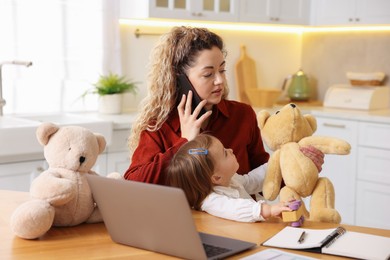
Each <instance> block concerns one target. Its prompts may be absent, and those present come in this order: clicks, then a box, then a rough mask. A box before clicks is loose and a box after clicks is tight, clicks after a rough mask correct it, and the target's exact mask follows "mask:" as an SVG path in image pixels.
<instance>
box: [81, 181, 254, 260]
mask: <svg viewBox="0 0 390 260" xmlns="http://www.w3.org/2000/svg"><path fill="white" fill-rule="evenodd" d="M87 179H88V183H89V185H90V187H91V190H92V194H93V197H94V199H95V201H96V203H97V205H98V207H99V209H100V211H101V214H102V217H103V220H104V223H105V225H106V228H107V230H108V233H109V234H110V236H111V239H112V240H113V241H115V242H117V243H120V244H124V245H128V246H132V247H137V248H141V249H146V250H149V251H154V252H159V253H163V254H167V255H172V256H176V257H180V258H185V259H221V258H225V257H227V256H230V255H233V254H236V253H239V252H242V251H244V250H247V249H249V248H252V247H254V246H256V244H255V243H251V242H246V241H241V240H236V239H231V238H227V237H221V236H215V235H211V234H206V233H200V232H198V231H197V230H196V227H195V223H194V220H193V218H192V213H191V209H190V207H189V205H188V202H187V199H186V197H185V194H184V192H183V191H182V190H181V189H178V188H173V187H167V186H162V185H155V184H147V183H142V182H134V181H125V180H115V179H110V178H106V177H100V176H93V175H87ZM205 248H207V249H209V248H211V249H214V251H215V252H219V251H220V252H219V253H218V254H217V253H215V255H207V256H206V250H205Z"/></svg>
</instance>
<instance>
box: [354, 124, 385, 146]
mask: <svg viewBox="0 0 390 260" xmlns="http://www.w3.org/2000/svg"><path fill="white" fill-rule="evenodd" d="M389 140H390V125H388V124H375V123H363V122H360V123H359V140H358V142H359V145H363V146H368V147H378V148H385V149H390V141H389Z"/></svg>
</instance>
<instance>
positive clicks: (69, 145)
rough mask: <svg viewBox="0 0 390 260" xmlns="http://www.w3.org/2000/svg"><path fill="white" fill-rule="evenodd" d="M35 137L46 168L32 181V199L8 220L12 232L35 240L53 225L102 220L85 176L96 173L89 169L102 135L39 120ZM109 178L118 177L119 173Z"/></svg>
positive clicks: (101, 146)
mask: <svg viewBox="0 0 390 260" xmlns="http://www.w3.org/2000/svg"><path fill="white" fill-rule="evenodd" d="M36 137H37V139H38V142H39V143H40V144H41V145H42V146H43V147H44V157H45V159H46V161H47V163H48V165H49V167H48V169H47V170H45V171H43V172H42V173H40V174H39V175H38V177H36V178H35V179H34V180H33V182H32V183H31V186H30V196H31V198H32V199H31V200H29V201H27V202H24V203H23V204H21V205H20V206H19V207H18V208H17V209H16V210H15V211H14V212H13V214H12V216H11V221H10V222H11V228H12V230H13V232H14V233H15V235H17V236H18V237H21V238H24V239H36V238H39V237H41V236H43V235H44V234H45V233H46V232H47V231H48V230H49V229H50V228H51V227H52V226H58V227H60V226H62V227H65V226H75V225H78V224H81V223H84V222H86V223H97V222H101V221H102V216H101V215H100V212H99V209H98V207H97V206H96V203H95V202H94V199H93V196H92V192H91V190H90V187H89V185H88V182H87V179H86V175H87V174H93V175H97V173H96V172H94V171H92V170H91V168H92V167H93V166H94V164H95V162H96V160H97V158H98V155H99V154H101V153H102V152H103V151H104V149H105V147H106V140H105V138H104V136H102V135H100V134H97V133H93V132H91V131H90V130H88V129H86V128H84V127H80V126H63V127H59V126H58V125H55V124H53V123H42V124H41V125H39V126H38V128H37V130H36ZM109 177H111V178H115V179H120V178H121V175H120V174H119V173H111V174H109Z"/></svg>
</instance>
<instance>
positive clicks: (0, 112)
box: [0, 60, 32, 116]
mask: <svg viewBox="0 0 390 260" xmlns="http://www.w3.org/2000/svg"><path fill="white" fill-rule="evenodd" d="M6 64H13V65H23V66H26V67H30V66H31V65H32V62H31V61H20V60H14V61H3V62H0V116H2V115H3V107H4V106H5V99H3V78H2V74H1V69H2V67H3V65H6Z"/></svg>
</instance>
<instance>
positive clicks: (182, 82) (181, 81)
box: [177, 74, 207, 118]
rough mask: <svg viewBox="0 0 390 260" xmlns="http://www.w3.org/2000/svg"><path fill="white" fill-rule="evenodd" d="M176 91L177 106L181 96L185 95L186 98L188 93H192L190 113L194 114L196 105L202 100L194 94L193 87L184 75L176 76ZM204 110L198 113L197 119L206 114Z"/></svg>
mask: <svg viewBox="0 0 390 260" xmlns="http://www.w3.org/2000/svg"><path fill="white" fill-rule="evenodd" d="M177 89H178V93H179V95H178V96H177V99H178V101H177V103H178V104H179V102H180V100H181V97H182V96H183V95H186V97H188V91H190V90H191V91H192V106H191V107H192V110H191V113H192V112H194V110H195V108H196V107H197V106H198V104H199V103H200V102H201V101H202V99H201V98H200V97H199V95H198V93H196V90H195V88H194V86H192V84H191V82H190V80H189V79H188V77H187V75H186V74H180V75H178V76H177ZM206 112H207V111H206V109H204V107H203V108H202V110H201V111H200V112H199V115H198V117H197V118H199V117H200V116H201V115H203V114H204V113H206Z"/></svg>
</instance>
